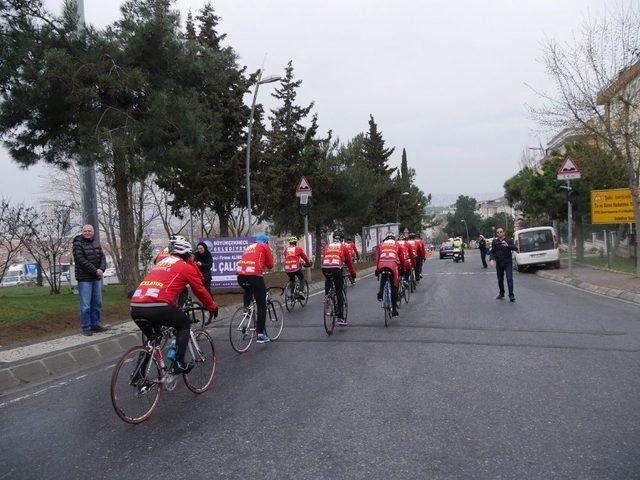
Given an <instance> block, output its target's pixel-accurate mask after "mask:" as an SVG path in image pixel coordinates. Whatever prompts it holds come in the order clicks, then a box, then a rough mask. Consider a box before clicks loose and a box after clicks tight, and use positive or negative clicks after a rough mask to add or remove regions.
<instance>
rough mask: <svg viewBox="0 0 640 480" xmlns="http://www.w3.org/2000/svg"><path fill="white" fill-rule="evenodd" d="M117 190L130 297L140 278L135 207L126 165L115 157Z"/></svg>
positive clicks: (125, 281) (124, 276)
mask: <svg viewBox="0 0 640 480" xmlns="http://www.w3.org/2000/svg"><path fill="white" fill-rule="evenodd" d="M113 187H114V190H115V192H116V206H117V210H118V221H119V226H120V251H121V254H122V264H121V269H122V278H121V279H120V280H121V281H122V284H123V286H124V291H125V293H126V295H127V296H128V297H131V295H133V291H134V290H135V288H136V286H137V285H138V282H139V280H140V272H139V271H138V265H136V256H137V255H136V238H135V232H134V222H133V209H132V205H131V202H130V198H131V197H130V196H129V178H128V176H127V171H126V165H123V162H122V161H118V159H115V162H114V182H113Z"/></svg>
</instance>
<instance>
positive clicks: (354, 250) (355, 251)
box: [346, 242, 360, 260]
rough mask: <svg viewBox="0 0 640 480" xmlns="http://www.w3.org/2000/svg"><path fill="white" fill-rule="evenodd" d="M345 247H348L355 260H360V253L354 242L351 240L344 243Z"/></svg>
mask: <svg viewBox="0 0 640 480" xmlns="http://www.w3.org/2000/svg"><path fill="white" fill-rule="evenodd" d="M346 245H347V248H348V249H349V253H351V255H353V256H354V257H356V260H360V253H358V249H357V248H356V244H355V243H353V242H348V243H346Z"/></svg>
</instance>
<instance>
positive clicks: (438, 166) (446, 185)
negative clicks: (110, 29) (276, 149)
mask: <svg viewBox="0 0 640 480" xmlns="http://www.w3.org/2000/svg"><path fill="white" fill-rule="evenodd" d="M62 3H63V1H62V0H45V4H46V5H47V6H48V7H49V8H50V9H51V10H54V11H59V9H60V6H61V5H62ZM121 3H122V2H121V0H85V10H86V19H87V22H88V23H91V24H93V25H94V26H98V27H99V26H104V25H106V24H108V23H110V22H113V21H114V20H116V19H117V18H118V16H119V6H120V4H121ZM203 3H204V0H179V1H178V2H177V6H178V8H179V9H180V10H181V11H183V12H184V16H185V17H186V12H187V11H188V10H189V9H191V10H194V11H195V10H197V9H198V8H200V7H201V6H202V5H203ZM606 3H607V2H605V0H457V1H450V0H441V1H433V0H429V1H415V0H384V1H382V0H323V1H315V2H312V1H300V0H270V1H266V0H262V1H257V0H243V1H238V0H219V1H214V2H213V5H214V7H215V9H216V11H217V13H218V15H220V16H221V17H222V23H221V25H220V28H221V31H222V32H225V33H227V34H228V37H227V42H228V44H230V45H231V46H233V48H234V49H235V50H236V51H237V52H238V54H239V56H240V62H241V64H243V65H246V66H248V68H249V70H251V71H253V70H255V69H257V68H260V67H261V66H262V64H263V61H264V59H265V56H266V63H265V73H266V74H268V75H269V74H278V73H280V72H281V71H282V69H283V68H284V66H285V65H286V63H287V62H288V61H289V60H290V59H291V60H293V63H294V68H295V74H296V76H297V77H298V78H299V79H302V80H303V84H302V88H301V91H300V93H299V97H298V98H299V100H300V102H301V103H305V102H310V101H314V102H315V111H316V112H317V113H318V115H319V123H320V126H321V128H322V129H323V130H329V129H331V130H333V131H334V135H337V136H338V137H340V139H342V140H343V141H346V140H348V139H349V138H351V137H352V136H353V135H355V134H357V133H359V132H361V131H365V130H366V129H367V121H368V118H369V114H370V113H371V114H373V115H374V117H375V119H376V122H377V123H378V125H379V127H380V129H381V130H382V132H383V134H384V136H385V139H386V140H387V143H388V145H390V146H395V147H396V152H395V153H394V157H393V162H394V163H396V164H397V163H399V161H400V154H401V151H402V148H403V147H404V148H406V149H407V155H408V159H409V164H410V166H412V167H413V168H415V169H416V172H417V179H418V184H419V186H420V187H421V188H422V189H423V190H424V191H425V192H427V193H433V194H434V196H440V195H437V194H448V195H457V194H460V193H466V194H469V193H478V192H497V193H500V192H502V184H503V183H504V181H505V180H506V179H507V178H508V177H510V176H511V175H512V174H513V173H515V172H516V171H517V170H518V164H519V160H520V154H521V151H522V149H523V148H526V147H528V146H537V145H538V142H539V141H540V140H541V141H543V142H544V141H546V140H547V138H539V137H538V134H537V133H533V130H534V129H535V128H536V125H535V124H534V123H533V122H532V120H530V119H529V118H528V116H527V113H526V109H525V104H527V103H529V104H531V103H536V102H537V99H536V97H535V95H534V94H533V93H532V92H531V91H530V90H529V89H528V87H526V86H525V82H526V83H529V84H532V85H535V86H536V87H540V88H545V87H546V86H548V79H547V78H546V76H545V72H544V69H543V66H542V64H541V63H540V61H539V58H540V42H541V40H543V39H544V37H545V36H551V37H556V38H560V39H569V38H570V35H571V30H572V29H575V28H578V27H579V25H580V24H581V23H582V21H583V20H584V18H585V17H586V16H600V15H602V13H603V11H604V9H605V5H606ZM608 3H609V4H611V3H612V2H611V1H609V2H608ZM271 88H272V87H271V86H269V85H267V86H265V88H264V89H261V91H260V96H259V101H261V102H263V103H264V104H265V105H266V106H267V108H269V107H270V106H272V105H273V103H272V102H271V98H270V96H269V93H270V91H271ZM0 167H1V168H2V172H3V173H2V175H0V192H1V193H0V195H4V196H7V197H9V198H12V199H15V200H28V199H29V198H33V197H34V195H36V194H37V192H38V191H39V189H40V183H41V181H40V180H39V175H42V169H41V168H37V167H36V168H33V169H30V170H27V171H23V170H20V169H18V168H17V167H16V166H15V165H14V164H13V163H12V161H11V160H10V159H9V156H8V154H7V152H6V150H4V149H0Z"/></svg>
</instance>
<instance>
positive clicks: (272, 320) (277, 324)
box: [264, 300, 284, 340]
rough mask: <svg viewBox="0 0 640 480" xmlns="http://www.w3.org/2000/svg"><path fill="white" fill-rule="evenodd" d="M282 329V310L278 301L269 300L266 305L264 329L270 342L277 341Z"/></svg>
mask: <svg viewBox="0 0 640 480" xmlns="http://www.w3.org/2000/svg"><path fill="white" fill-rule="evenodd" d="M283 327H284V309H283V308H282V303H280V302H279V301H278V300H271V301H270V302H269V303H268V304H267V319H266V322H265V324H264V328H265V330H266V331H267V335H269V338H270V339H271V340H277V339H278V338H279V337H280V334H281V333H282V328H283Z"/></svg>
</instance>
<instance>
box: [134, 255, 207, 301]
mask: <svg viewBox="0 0 640 480" xmlns="http://www.w3.org/2000/svg"><path fill="white" fill-rule="evenodd" d="M187 285H190V286H191V291H192V292H193V293H194V295H195V296H196V297H197V298H198V300H200V301H201V302H202V305H203V306H204V308H206V309H207V310H209V311H213V310H215V309H216V308H217V306H216V302H215V301H214V300H213V298H212V297H211V295H210V294H209V292H208V291H207V290H206V289H205V288H204V285H203V283H202V273H200V270H199V269H198V267H197V266H196V264H195V263H194V262H193V260H191V262H185V261H184V260H183V259H182V258H180V257H179V256H177V255H168V256H166V257H164V258H162V259H160V260H159V261H158V263H157V264H156V265H155V266H154V267H153V268H152V269H151V271H150V272H149V273H148V274H147V276H146V277H145V278H144V280H143V281H142V282H141V283H140V285H138V288H136V291H135V292H134V293H133V297H131V303H166V304H168V305H173V306H174V307H175V306H176V300H177V298H178V295H180V293H182V291H183V290H184V289H185V287H186V286H187Z"/></svg>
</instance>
